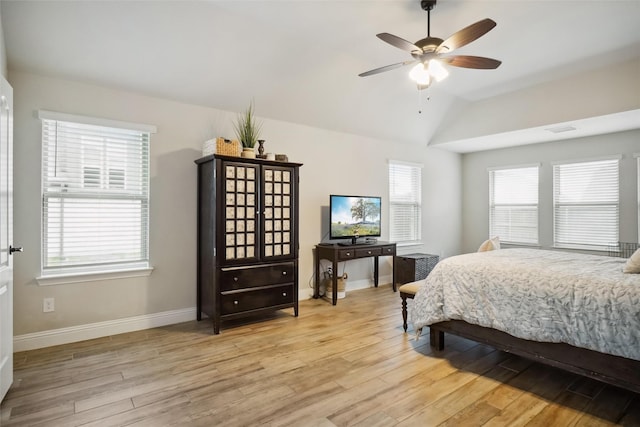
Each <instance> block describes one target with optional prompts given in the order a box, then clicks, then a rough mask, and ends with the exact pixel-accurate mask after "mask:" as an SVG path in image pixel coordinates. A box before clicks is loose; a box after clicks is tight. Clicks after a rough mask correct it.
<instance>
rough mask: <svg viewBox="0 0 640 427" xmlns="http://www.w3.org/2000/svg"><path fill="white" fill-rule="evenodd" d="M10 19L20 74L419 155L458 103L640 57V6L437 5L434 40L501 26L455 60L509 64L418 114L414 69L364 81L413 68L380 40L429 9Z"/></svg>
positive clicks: (158, 9)
mask: <svg viewBox="0 0 640 427" xmlns="http://www.w3.org/2000/svg"><path fill="white" fill-rule="evenodd" d="M0 12H1V14H2V26H3V30H4V33H5V43H6V47H7V62H8V64H9V68H10V69H15V70H21V71H30V72H35V73H41V74H46V75H52V76H59V77H62V78H67V79H73V80H79V81H84V82H89V83H95V84H99V85H105V86H109V87H114V88H121V89H125V90H131V91H135V92H139V93H144V94H149V95H153V96H158V97H162V98H167V99H172V100H176V101H181V102H186V103H192V104H198V105H204V106H210V107H214V108H218V109H223V110H229V111H242V110H244V109H245V108H246V107H247V106H248V104H249V102H250V101H251V100H252V99H253V100H254V102H255V107H256V113H257V114H258V115H259V116H261V117H265V118H272V119H277V120H284V121H289V122H294V123H300V124H306V125H310V126H315V127H320V128H326V129H331V130H335V131H342V132H348V133H354V134H360V135H365V136H371V137H374V138H377V139H386V140H391V141H400V142H407V143H416V144H422V145H426V144H427V143H428V142H429V140H430V138H431V136H432V135H433V134H434V133H435V131H436V129H437V127H438V125H439V124H440V123H441V122H442V121H443V120H444V118H445V117H446V115H447V113H448V112H449V111H451V107H452V106H453V105H455V104H457V103H458V104H459V103H461V102H462V103H468V102H474V101H478V100H483V99H486V98H490V97H493V96H497V95H501V94H504V93H506V92H510V91H514V90H518V89H522V88H524V87H527V86H530V85H533V84H538V83H543V82H545V81H550V80H553V79H556V78H560V77H566V76H569V75H571V74H574V73H579V72H583V71H586V70H590V69H593V68H596V67H602V66H603V65H606V64H616V63H619V62H622V61H627V60H629V59H632V58H639V57H640V30H639V28H640V1H639V0H626V1H618V0H601V1H593V0H582V1H552V0H538V1H525V0H495V1H489V0H470V1H456V0H440V1H438V4H437V5H436V7H435V9H434V10H433V11H432V13H431V35H432V36H436V37H440V38H447V37H448V36H449V35H451V34H453V33H454V32H456V31H458V30H460V29H462V28H463V27H466V26H467V25H470V24H472V23H474V22H476V21H479V20H480V19H483V18H491V19H493V20H494V21H496V22H497V27H496V28H494V29H493V30H492V31H490V32H489V33H487V34H486V35H484V36H483V37H481V38H480V39H478V40H476V41H475V42H473V43H471V44H469V45H467V46H465V47H463V48H461V49H459V50H458V51H457V52H458V53H461V54H468V55H477V56H488V57H492V58H496V59H499V60H501V61H503V64H502V65H501V66H500V68H498V69H497V70H468V69H460V68H454V67H450V68H449V69H450V73H451V74H450V76H449V78H448V79H446V80H445V81H443V82H440V83H437V84H435V85H434V86H432V88H431V89H429V90H428V94H425V93H424V92H423V95H424V96H429V98H430V99H429V101H426V100H425V99H422V104H421V105H422V107H419V96H418V91H417V90H416V88H415V86H414V85H413V83H412V82H411V81H410V80H409V79H408V77H407V74H408V71H409V70H408V69H398V70H393V71H389V72H387V73H382V74H378V75H374V76H369V77H366V78H361V77H358V74H359V73H361V72H363V71H367V70H369V69H372V68H377V67H380V66H383V65H388V64H391V63H395V62H400V61H404V60H407V59H410V57H409V55H408V54H407V53H406V52H403V51H401V50H399V49H396V48H394V47H392V46H390V45H388V44H386V43H384V42H382V41H380V40H379V39H377V38H376V37H375V35H376V34H377V33H380V32H389V33H392V34H395V35H397V36H399V37H402V38H405V39H407V40H409V41H416V40H418V39H420V38H422V37H425V36H426V12H424V11H422V9H421V8H420V5H419V1H418V0H386V1H384V0H379V1H374V0H353V1H331V0H315V1H305V0H298V1H275V0H273V1H267V0H263V1H242V0H235V1H213V0H210V1H204V0H201V1H177V0H174V1H55V0H51V1H41V2H40V1H6V0H3V1H2V3H1V6H0ZM639 78H640V76H639ZM425 105H427V108H428V114H418V109H419V108H422V109H425ZM425 112H426V111H425ZM619 119H620V118H619ZM627 119H629V118H628V117H627ZM622 121H623V122H624V124H623V125H622V126H623V127H624V126H626V127H627V128H629V127H631V128H634V127H640V115H638V114H635V115H632V116H631V124H629V122H628V121H624V120H622ZM599 129H600V128H599V127H598V126H597V125H596V130H595V131H594V132H599V131H600V130H599ZM537 131H539V129H537ZM608 131H610V130H608ZM559 135H560V134H559ZM527 138H529V139H531V137H527V136H523V137H522V140H526V139H527ZM466 142H469V141H466ZM444 145H446V146H448V147H447V148H449V149H451V150H453V151H460V152H465V151H469V146H468V145H467V146H465V141H462V142H460V143H459V144H455V143H453V144H444ZM494 148H495V147H494Z"/></svg>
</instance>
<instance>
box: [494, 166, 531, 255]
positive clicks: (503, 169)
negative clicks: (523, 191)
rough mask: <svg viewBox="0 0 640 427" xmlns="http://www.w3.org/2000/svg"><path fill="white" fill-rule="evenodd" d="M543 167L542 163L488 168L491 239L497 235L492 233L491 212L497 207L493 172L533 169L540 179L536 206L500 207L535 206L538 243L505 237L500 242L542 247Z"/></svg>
mask: <svg viewBox="0 0 640 427" xmlns="http://www.w3.org/2000/svg"><path fill="white" fill-rule="evenodd" d="M541 167H542V164H541V163H526V164H518V165H511V166H497V167H488V168H487V174H488V178H489V197H488V199H489V237H493V236H492V235H495V233H493V232H492V222H491V219H492V215H491V210H492V208H493V207H494V206H496V204H495V203H492V201H493V185H492V183H493V180H492V179H491V174H492V173H493V172H496V171H505V170H515V169H531V168H536V170H537V178H538V182H537V184H538V188H536V192H537V201H536V203H535V204H533V203H530V204H526V205H524V204H521V205H514V204H506V203H505V204H499V205H500V206H535V207H536V241H535V242H517V241H513V240H506V239H504V237H503V236H500V240H501V242H500V243H501V244H502V243H504V244H505V245H515V246H531V247H539V246H540V168H541Z"/></svg>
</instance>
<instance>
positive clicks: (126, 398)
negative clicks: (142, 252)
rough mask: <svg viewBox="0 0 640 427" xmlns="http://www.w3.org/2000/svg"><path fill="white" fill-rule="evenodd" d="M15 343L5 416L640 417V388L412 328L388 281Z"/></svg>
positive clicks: (468, 420)
mask: <svg viewBox="0 0 640 427" xmlns="http://www.w3.org/2000/svg"><path fill="white" fill-rule="evenodd" d="M211 332H212V327H211V323H210V322H209V321H202V322H199V323H198V322H195V321H193V322H188V323H183V324H179V325H174V326H170V327H164V328H158V329H152V330H147V331H140V332H133V333H128V334H122V335H117V336H112V337H106V338H101V339H96V340H91V341H85V342H81V343H75V344H69V345H63V346H57V347H51V348H47V349H41V350H34V351H29V352H23V353H17V354H15V359H14V360H15V368H16V372H15V383H14V385H13V386H12V388H11V389H10V391H9V393H8V395H7V397H6V398H5V401H4V402H3V404H2V406H1V412H0V424H1V425H2V426H3V427H4V426H18V425H20V426H23V425H45V426H48V427H49V426H75V425H96V426H97V425H99V426H123V425H136V426H153V427H157V426H167V425H188V426H253V425H273V426H317V427H324V426H343V425H358V426H366V427H371V426H409V425H415V426H428V425H445V426H471V425H482V426H518V425H528V426H551V425H558V426H573V425H581V426H582V425H584V426H586V425H588V426H597V425H612V424H621V425H629V426H630V425H640V395H638V394H634V393H630V392H628V391H624V390H621V389H618V388H615V387H610V386H605V385H603V384H601V383H599V382H596V381H592V380H587V379H584V378H582V377H579V376H576V375H573V374H569V373H565V372H563V371H560V370H557V369H553V368H548V367H544V366H542V365H539V364H535V363H534V364H532V363H530V362H529V361H527V360H525V359H522V358H520V357H517V356H512V355H509V354H507V353H503V352H499V351H495V350H494V349H492V348H490V347H486V346H483V345H478V344H476V343H474V342H472V341H468V340H464V339H461V338H455V337H449V336H447V346H446V349H445V351H442V352H435V351H434V350H432V349H431V348H430V346H429V343H428V333H427V336H423V337H421V338H420V339H419V340H416V339H415V336H414V334H413V332H412V331H411V330H410V331H409V333H408V334H405V333H403V331H402V318H401V314H400V297H399V295H398V294H397V293H393V292H392V291H391V289H390V287H388V286H382V287H380V288H378V289H366V290H362V291H352V292H350V293H348V295H347V298H345V299H342V300H339V301H338V305H337V306H335V307H333V306H331V305H330V304H329V303H328V302H327V301H325V300H310V301H304V302H302V303H301V306H300V317H298V318H294V317H293V316H292V313H291V310H285V311H281V312H278V313H275V314H274V315H272V316H269V317H267V318H262V319H261V320H260V321H256V320H253V321H251V322H247V321H246V320H245V321H244V322H242V323H236V324H233V325H229V324H227V325H226V326H225V327H223V329H222V333H221V334H220V335H217V336H214V335H212V333H211Z"/></svg>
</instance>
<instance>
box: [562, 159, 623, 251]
mask: <svg viewBox="0 0 640 427" xmlns="http://www.w3.org/2000/svg"><path fill="white" fill-rule="evenodd" d="M619 161H620V159H619V158H614V159H611V158H610V159H604V160H596V161H585V162H580V163H566V164H555V165H554V166H553V212H554V213H553V222H554V225H553V226H554V230H553V232H554V237H553V239H554V245H555V246H558V247H567V248H576V249H592V250H606V249H607V246H609V245H611V244H615V243H616V242H617V241H618V240H619V239H618V224H619V214H618V212H619V197H620V196H619Z"/></svg>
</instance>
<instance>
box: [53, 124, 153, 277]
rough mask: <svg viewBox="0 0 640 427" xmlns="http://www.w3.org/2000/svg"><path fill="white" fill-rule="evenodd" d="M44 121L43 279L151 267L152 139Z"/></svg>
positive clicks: (112, 129)
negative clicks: (51, 275) (61, 274)
mask: <svg viewBox="0 0 640 427" xmlns="http://www.w3.org/2000/svg"><path fill="white" fill-rule="evenodd" d="M41 118H42V119H43V120H42V232H43V236H42V237H43V239H42V240H43V245H42V250H43V255H42V263H43V266H42V268H43V275H46V274H60V273H63V272H83V271H99V270H117V269H125V268H134V267H147V266H148V261H149V243H148V240H149V239H148V234H149V232H148V229H149V139H150V132H148V131H144V130H139V129H122V128H116V127H109V126H99V125H94V124H86V123H75V122H71V121H62V120H55V119H48V118H44V117H42V116H41Z"/></svg>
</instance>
